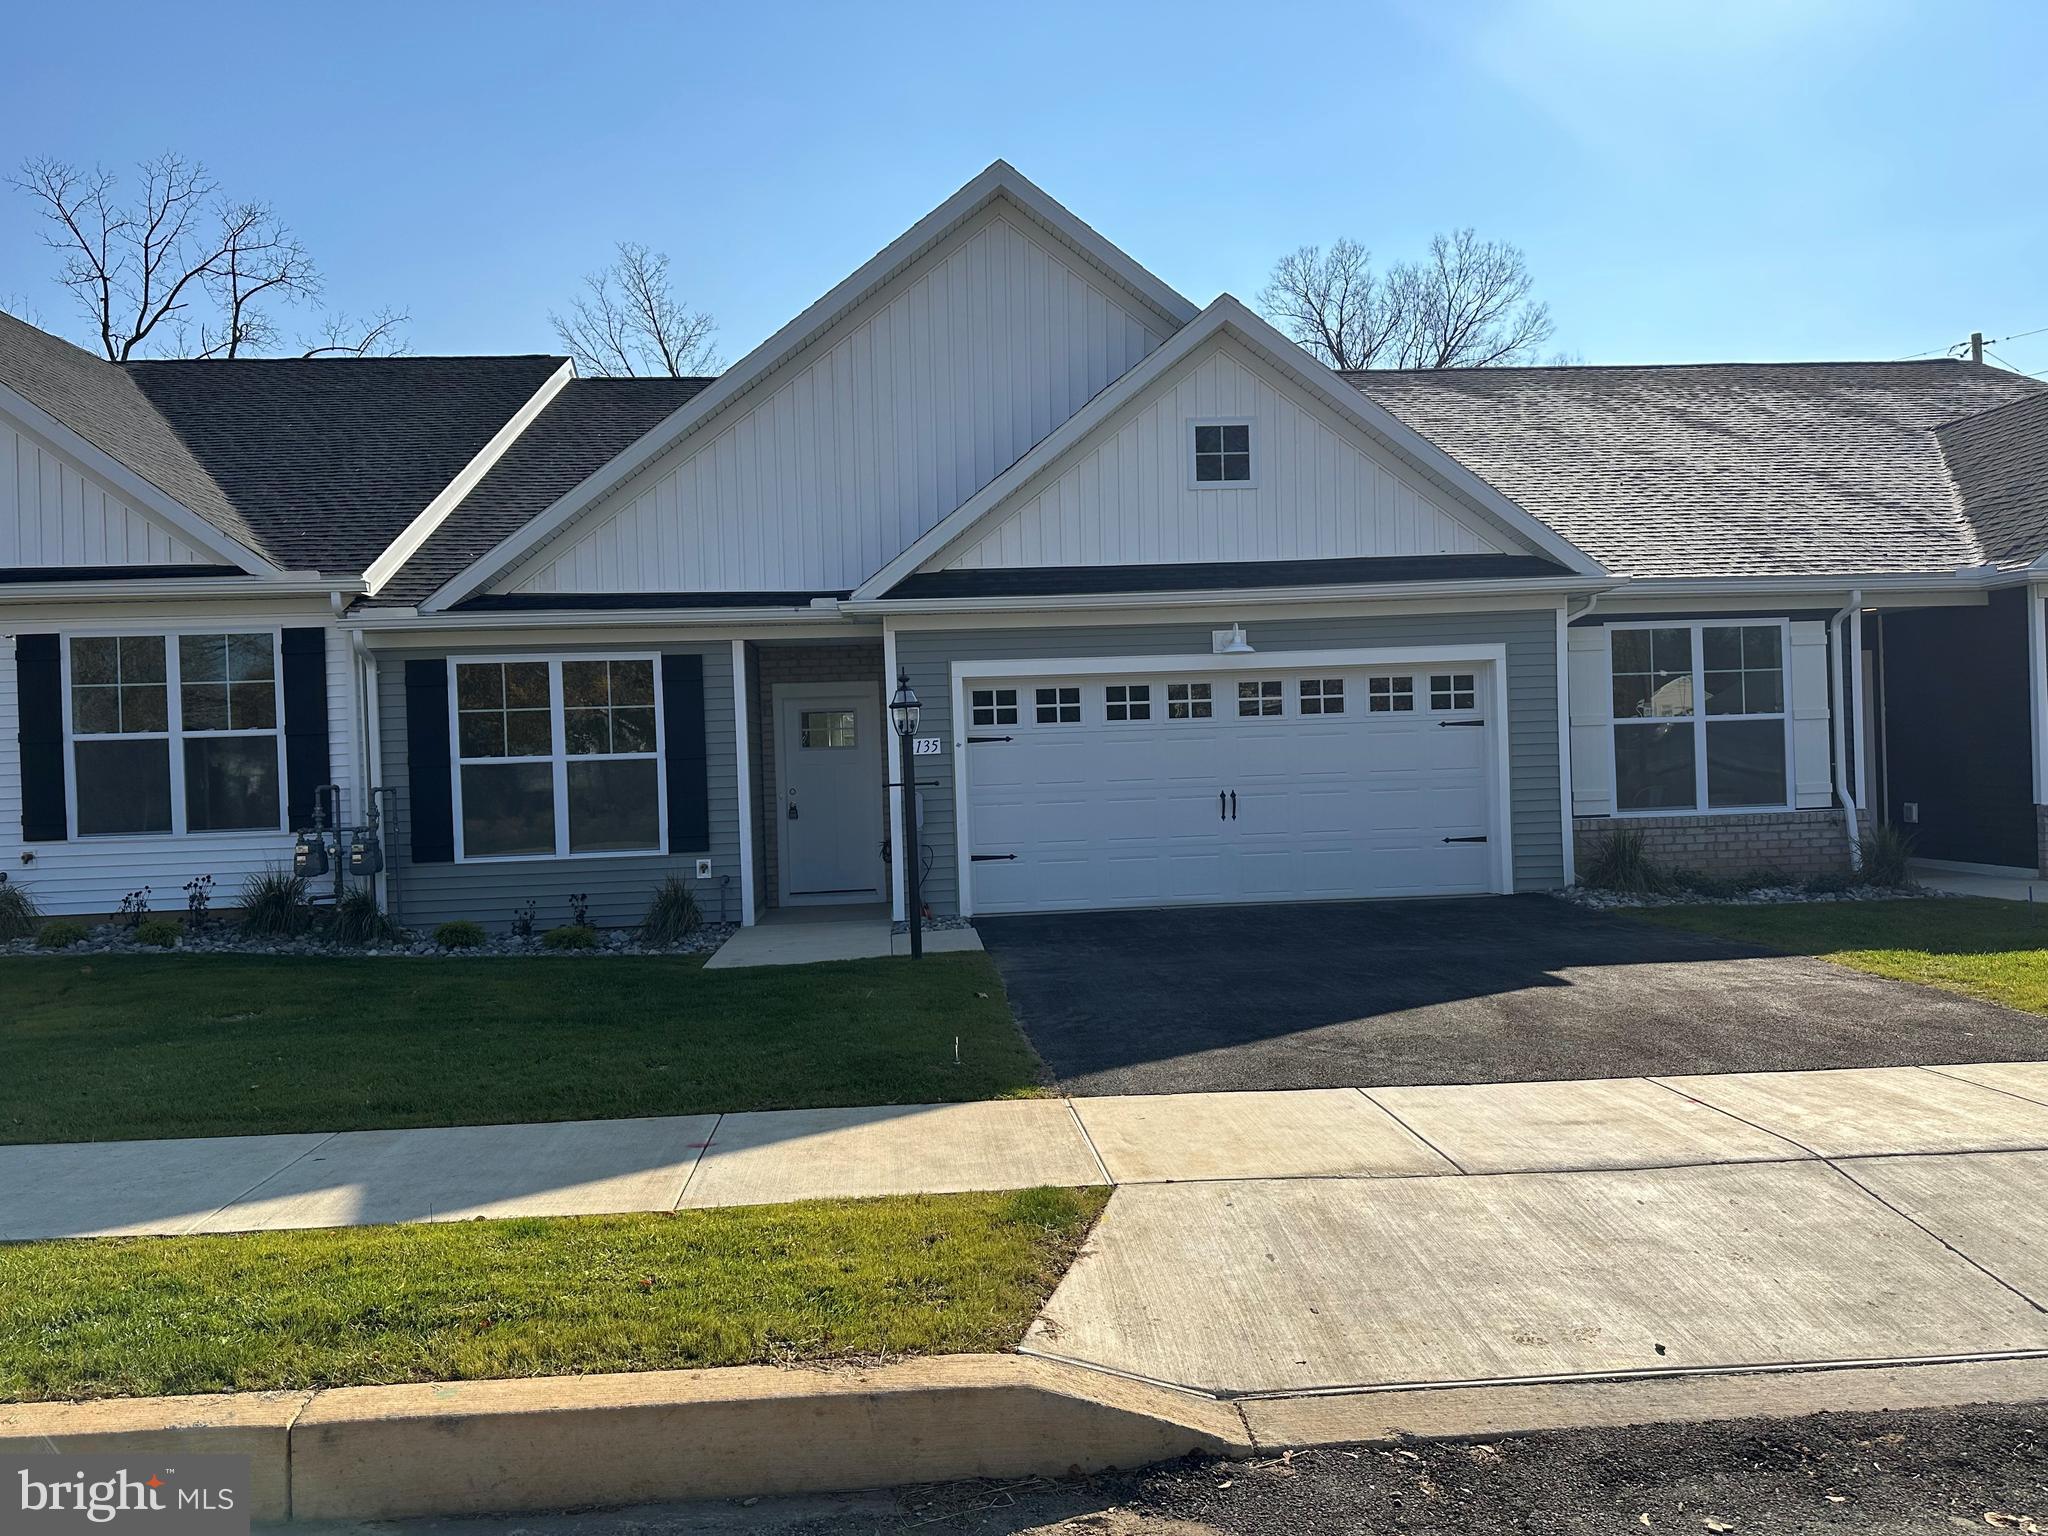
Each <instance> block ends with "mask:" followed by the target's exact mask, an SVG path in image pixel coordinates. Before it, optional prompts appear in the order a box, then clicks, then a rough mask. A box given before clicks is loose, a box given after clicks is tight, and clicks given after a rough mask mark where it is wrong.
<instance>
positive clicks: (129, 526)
mask: <svg viewBox="0 0 2048 1536" xmlns="http://www.w3.org/2000/svg"><path fill="white" fill-rule="evenodd" d="M216 560H217V557H215V556H212V555H207V554H202V553H201V552H200V551H198V550H196V549H194V548H193V547H192V546H191V545H190V544H188V543H186V542H185V541H184V540H183V539H181V538H179V537H178V536H177V535H176V534H174V533H172V532H171V531H170V530H169V529H167V528H166V527H164V525H163V524H162V523H159V522H158V521H156V520H155V519H154V518H152V517H150V516H148V515H147V514H146V513H144V512H141V511H139V510H138V509H136V508H135V507H133V506H130V505H129V504H128V502H127V501H125V500H123V499H122V497H121V495H120V493H119V492H118V491H115V490H113V489H112V488H111V487H109V486H108V485H106V484H105V483H104V482H103V481H101V480H99V479H98V478H96V477H95V476H93V475H91V474H89V473H87V472H86V470H84V469H83V468H81V467H80V466H79V465H78V464H76V463H74V462H73V461H72V460H71V459H70V458H68V457H66V456H65V455H64V454H61V453H59V452H58V451H57V450H56V449H55V448H53V447H51V446H50V445H49V444H48V443H46V442H44V441H42V439H40V438H38V437H36V436H35V435H34V434H33V433H31V432H29V431H28V430H27V429H26V428H24V427H22V426H21V425H20V424H19V423H17V422H15V421H13V420H11V419H10V418H8V417H6V416H4V415H0V567H5V568H10V569H12V568H20V569H35V568H38V567H42V566H93V565H188V564H207V563H214V562H215V561H216Z"/></svg>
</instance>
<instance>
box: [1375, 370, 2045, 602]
mask: <svg viewBox="0 0 2048 1536" xmlns="http://www.w3.org/2000/svg"><path fill="white" fill-rule="evenodd" d="M1346 377H1347V378H1348V379H1349V380H1350V382H1351V383H1352V384H1353V385H1355V386H1356V387H1357V388H1359V389H1360V390H1362V391H1363V392H1364V393H1365V394H1367V395H1368V396H1370V397H1371V398H1372V399H1373V400H1375V401H1377V402H1378V403H1379V404H1380V405H1382V406H1384V407H1386V409H1387V410H1389V411H1391V412H1392V413H1393V414H1394V415H1395V416H1396V417H1398V418H1400V420H1402V421H1403V422H1405V423H1406V424H1407V425H1408V426H1410V427H1413V428H1414V429H1415V430H1416V431H1418V432H1420V433H1421V434H1422V435H1423V436H1424V437H1426V438H1428V439H1429V440H1430V441H1431V442H1433V443H1435V444H1436V445H1437V446H1438V447H1440V448H1442V449H1444V450H1445V451H1446V452H1447V453H1449V454H1450V455H1451V456H1452V457H1453V458H1455V459H1457V460H1458V461H1459V462H1461V463H1462V464H1464V465H1465V466H1466V467H1467V468H1469V469H1471V470H1472V471H1473V472H1474V473H1475V474H1478V475H1479V476H1480V477H1482V478H1483V479H1485V480H1486V481H1488V482H1489V483H1490V484H1492V485H1493V486H1494V488H1495V489H1496V490H1498V491H1500V492H1501V493H1502V494H1503V495H1505V496H1507V497H1508V498H1509V499H1511V500H1513V501H1514V502H1516V503H1517V504H1519V505H1520V506H1521V507H1523V508H1524V509H1525V510H1527V511H1528V512H1530V513H1531V514H1532V515H1534V516H1535V517H1537V518H1540V519H1541V520H1542V521H1543V522H1545V523H1547V524H1549V525H1550V527H1552V528H1553V529H1555V530H1556V531H1557V532H1558V533H1559V534H1561V535H1563V536H1564V537H1565V538H1567V539H1569V540H1571V541H1572V542H1573V543H1574V544H1576V545H1578V546H1579V547H1580V548H1581V549H1583V550H1585V551H1586V552H1587V553H1588V554H1590V555H1591V556H1592V557H1593V558H1594V559H1596V560H1598V561H1599V562H1600V563H1601V564H1602V565H1604V566H1606V567H1607V569H1608V570H1610V571H1612V572H1615V573H1616V574H1621V575H1628V576H1640V577H1667V576H1763V575H1809V574H1812V575H1819V574H1842V573H1880V572H1907V571H1949V570H1955V569H1958V568H1961V567H1966V566H1972V565H1977V564H1980V563H1982V562H1983V561H1984V559H1985V558H1986V554H1985V551H1984V549H1983V548H1982V547H1981V546H1980V544H1979V541H1978V538H1977V535H1976V532H1975V530H1974V529H1973V527H1972V525H1971V523H1970V520H1969V519H1968V518H1967V517H1966V516H1965V515H1964V507H1963V504H1962V502H1961V500H1960V499H1959V497H1958V496H1957V494H1956V488H1955V486H1954V485H1952V484H1951V482H1950V479H1949V475H1948V467H1947V465H1946V463H1945V462H1944V459H1943V454H1942V444H1941V443H1940V442H1938V441H1937V439H1936V435H1935V429H1936V428H1937V427H1939V426H1940V425H1942V424H1943V423H1945V422H1950V421H1954V420H1955V419H1956V418H1958V417H1961V416H1965V415H1969V414H1972V413H1976V412H1981V411H1985V410H1989V409H1991V408H1993V407H1997V406H2001V405H2007V404H2009V403H2011V402H2013V401H2015V400H2019V399H2023V398H2026V397H2028V396H2030V395H2034V394H2037V393H2040V392H2042V391H2043V390H2048V384H2043V383H2041V382H2040V381H2038V380H2033V379H2027V378H2023V377H2021V376H2019V375H2017V374H2011V373H2006V372H2003V371H2002V370H1999V369H1996V368H1988V367H1983V366H1980V365H1975V364H1969V363H1957V362H1946V361H1935V362H1916V363H1737V364H1702V365H1697V366H1680V367H1638V368H1630V367H1620V368H1606V367H1571V368H1483V369H1453V370H1442V371H1433V372H1418V373H1401V372H1371V373H1354V374H1348V375H1346Z"/></svg>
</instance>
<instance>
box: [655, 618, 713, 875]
mask: <svg viewBox="0 0 2048 1536" xmlns="http://www.w3.org/2000/svg"><path fill="white" fill-rule="evenodd" d="M661 736H662V740H661V746H662V751H663V752H664V753H666V754H667V757H668V851H669V852H670V853H703V852H704V851H705V850H707V849H708V848H710V846H711V771H710V767H709V764H708V763H707V762H706V760H705V747H704V658H703V657H702V656H663V657H662V658H661Z"/></svg>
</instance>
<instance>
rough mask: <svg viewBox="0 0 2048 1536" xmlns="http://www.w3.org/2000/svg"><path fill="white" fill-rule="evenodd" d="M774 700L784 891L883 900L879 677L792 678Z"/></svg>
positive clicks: (795, 897)
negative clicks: (862, 680) (860, 680)
mask: <svg viewBox="0 0 2048 1536" xmlns="http://www.w3.org/2000/svg"><path fill="white" fill-rule="evenodd" d="M775 709H776V715H775V760H776V783H777V786H778V788H779V791H780V792H779V795H778V797H777V799H778V803H777V804H776V805H775V806H774V807H773V811H772V813H773V814H774V815H775V816H776V817H778V818H779V820H778V821H777V823H776V825H777V828H778V830H779V836H778V838H777V846H778V847H779V848H780V850H781V857H780V863H781V871H780V876H781V896H782V899H783V900H784V901H786V902H792V903H804V902H834V901H845V902H858V901H880V900H881V899H882V897H883V894H884V888H883V866H882V837H883V831H882V811H883V799H882V792H883V785H882V763H883V757H882V747H883V742H882V738H881V729H882V708H881V697H880V695H879V694H878V693H877V692H876V690H875V688H874V687H873V685H871V684H870V685H867V686H862V685H860V684H822V683H819V684H811V683H805V684H786V685H784V686H781V687H778V688H777V689H776V690H775Z"/></svg>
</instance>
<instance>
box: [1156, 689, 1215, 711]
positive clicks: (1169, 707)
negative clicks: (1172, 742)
mask: <svg viewBox="0 0 2048 1536" xmlns="http://www.w3.org/2000/svg"><path fill="white" fill-rule="evenodd" d="M1215 709H1216V705H1215V700H1214V699H1213V698H1212V697H1211V693H1210V686H1209V684H1207V683H1168V684H1167V685H1166V718H1167V719H1169V720H1207V719H1210V718H1212V717H1213V716H1214V714H1215Z"/></svg>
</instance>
